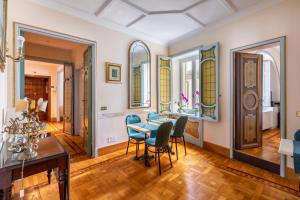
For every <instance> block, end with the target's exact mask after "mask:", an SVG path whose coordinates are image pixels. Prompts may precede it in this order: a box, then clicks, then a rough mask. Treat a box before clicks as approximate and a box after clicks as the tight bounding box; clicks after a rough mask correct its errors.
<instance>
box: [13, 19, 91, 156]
mask: <svg viewBox="0 0 300 200" xmlns="http://www.w3.org/2000/svg"><path fill="white" fill-rule="evenodd" d="M15 25H16V34H17V35H22V36H25V50H24V52H25V59H24V60H23V61H21V62H20V64H17V66H16V83H15V84H16V85H15V91H16V93H15V98H16V99H19V98H23V97H25V87H26V85H25V82H26V78H25V70H26V62H29V61H30V62H40V63H42V62H44V63H48V64H49V63H52V64H60V65H63V67H62V70H57V71H55V73H56V75H55V76H56V78H55V80H56V81H57V85H53V84H51V86H50V88H49V91H51V92H50V93H51V94H52V93H53V92H54V93H56V95H57V98H54V97H53V96H52V98H51V100H53V101H55V102H56V104H57V106H56V107H54V108H53V107H52V108H51V111H50V113H51V114H50V115H52V116H51V117H48V119H47V120H48V124H49V127H50V129H52V130H53V131H55V132H60V133H62V134H63V137H65V138H66V139H64V141H62V143H66V144H63V145H64V146H65V145H69V146H70V148H71V149H72V150H75V151H76V152H77V153H78V151H77V149H76V148H77V147H76V145H75V146H74V145H73V144H80V146H81V147H82V149H83V150H84V152H85V153H86V154H87V155H90V156H95V146H94V145H95V141H94V139H95V138H94V126H95V124H94V115H95V114H94V111H93V110H94V109H93V108H94V94H93V91H94V73H93V72H94V70H95V69H94V64H95V58H94V55H95V49H96V43H95V42H92V41H89V40H85V39H80V38H77V37H73V36H69V35H64V34H60V33H56V32H51V31H48V30H44V29H39V28H35V27H31V26H27V25H24V24H18V23H16V24H15ZM28 36H29V38H28ZM30 38H31V39H30ZM80 73H82V74H85V76H84V75H80ZM35 75H37V74H35ZM84 78H85V81H84ZM51 80H52V79H51ZM58 82H62V84H58ZM79 88H81V89H82V91H79ZM84 94H86V95H84ZM85 102H86V103H85ZM51 105H52V102H51ZM66 105H67V106H66ZM59 106H60V107H59ZM81 108H82V109H81ZM48 109H49V107H48ZM53 113H54V114H56V115H53ZM62 122H63V123H62ZM71 136H72V137H71ZM75 137H76V138H79V139H75V140H73V138H75ZM70 138H72V140H70Z"/></svg>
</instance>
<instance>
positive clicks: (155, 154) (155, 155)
mask: <svg viewBox="0 0 300 200" xmlns="http://www.w3.org/2000/svg"><path fill="white" fill-rule="evenodd" d="M156 157H157V149H156V147H155V153H154V159H155V162H156Z"/></svg>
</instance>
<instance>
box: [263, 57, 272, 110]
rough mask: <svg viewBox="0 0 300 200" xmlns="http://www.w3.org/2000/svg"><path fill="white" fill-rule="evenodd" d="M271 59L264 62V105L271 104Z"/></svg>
mask: <svg viewBox="0 0 300 200" xmlns="http://www.w3.org/2000/svg"><path fill="white" fill-rule="evenodd" d="M270 69H271V61H269V60H265V61H264V64H263V106H264V107H267V106H271V70H270Z"/></svg>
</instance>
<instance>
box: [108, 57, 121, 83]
mask: <svg viewBox="0 0 300 200" xmlns="http://www.w3.org/2000/svg"><path fill="white" fill-rule="evenodd" d="M105 65H106V82H107V83H121V69H122V65H121V64H116V63H110V62H106V63H105Z"/></svg>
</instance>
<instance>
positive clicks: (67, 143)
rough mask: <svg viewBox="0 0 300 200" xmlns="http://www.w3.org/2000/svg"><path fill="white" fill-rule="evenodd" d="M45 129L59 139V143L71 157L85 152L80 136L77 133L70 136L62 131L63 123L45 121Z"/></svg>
mask: <svg viewBox="0 0 300 200" xmlns="http://www.w3.org/2000/svg"><path fill="white" fill-rule="evenodd" d="M46 130H47V131H48V132H50V133H51V134H52V135H54V136H55V137H56V138H57V139H58V140H59V141H60V143H61V144H62V145H63V146H64V147H65V149H66V150H67V151H68V152H69V153H70V155H71V158H73V157H75V156H77V155H82V154H85V151H84V148H83V142H82V138H81V137H80V136H78V135H75V136H72V135H68V134H66V133H63V123H61V122H47V125H46Z"/></svg>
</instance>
